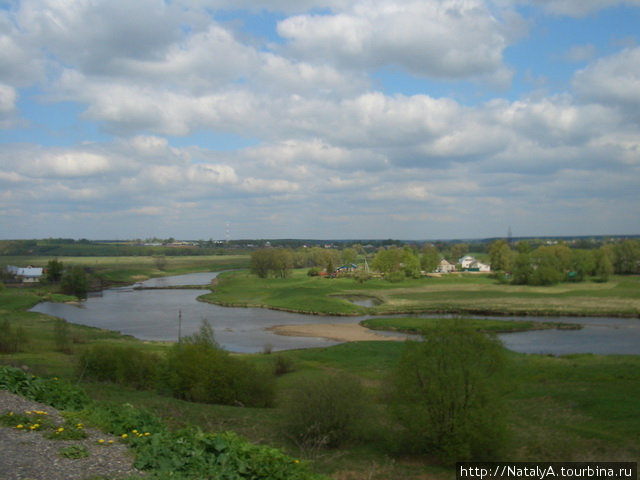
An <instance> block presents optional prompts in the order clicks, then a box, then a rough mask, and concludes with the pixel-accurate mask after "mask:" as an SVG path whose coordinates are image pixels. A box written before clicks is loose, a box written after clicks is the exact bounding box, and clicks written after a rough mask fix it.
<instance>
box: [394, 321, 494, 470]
mask: <svg viewBox="0 0 640 480" xmlns="http://www.w3.org/2000/svg"><path fill="white" fill-rule="evenodd" d="M503 360H504V349H503V347H502V346H501V344H500V343H499V342H498V341H497V340H495V339H494V338H490V337H487V336H485V335H484V334H481V333H478V332H476V331H473V330H471V329H465V328H462V327H460V326H457V325H455V324H454V325H453V326H446V327H438V328H435V329H434V330H433V331H430V332H429V333H428V334H427V335H425V337H424V341H423V342H407V343H406V346H405V349H404V351H403V354H402V356H401V359H400V361H399V363H398V365H397V367H396V369H395V371H394V375H393V377H392V379H391V384H392V385H393V389H392V395H391V397H392V398H391V402H390V406H391V410H392V413H393V414H394V416H395V418H396V419H397V420H398V421H399V423H400V424H401V425H402V427H403V429H404V431H403V435H402V436H401V438H400V439H399V446H400V447H401V450H402V451H413V452H417V453H428V454H432V455H435V456H436V457H438V458H440V460H441V461H443V462H444V463H452V462H456V461H470V460H492V459H496V455H497V454H498V453H499V451H500V449H501V447H502V446H503V443H504V440H505V433H506V424H505V413H504V412H505V410H504V405H503V404H502V402H501V401H500V399H501V396H500V393H502V388H501V387H502V377H501V375H500V373H501V371H502V366H503Z"/></svg>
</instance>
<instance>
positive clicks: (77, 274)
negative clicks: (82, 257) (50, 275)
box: [60, 265, 89, 298]
mask: <svg viewBox="0 0 640 480" xmlns="http://www.w3.org/2000/svg"><path fill="white" fill-rule="evenodd" d="M60 287H61V288H62V292H63V293H66V294H67V295H75V296H76V297H78V298H87V292H88V291H89V280H88V279H87V274H86V273H85V271H84V268H82V267H81V266H79V265H76V266H74V267H72V268H70V269H69V268H68V269H66V270H65V271H64V273H63V274H62V278H61V280H60Z"/></svg>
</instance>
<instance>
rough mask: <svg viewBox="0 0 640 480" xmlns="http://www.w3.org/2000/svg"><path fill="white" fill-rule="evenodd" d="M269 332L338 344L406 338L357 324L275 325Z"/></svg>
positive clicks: (402, 339)
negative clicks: (333, 341) (378, 331)
mask: <svg viewBox="0 0 640 480" xmlns="http://www.w3.org/2000/svg"><path fill="white" fill-rule="evenodd" d="M269 330H271V331H272V332H274V333H276V334H277V335H288V336H291V337H320V338H327V339H329V340H335V341H337V342H362V341H370V340H379V341H383V340H386V341H389V340H392V341H404V340H406V338H404V337H394V336H386V335H380V334H379V333H376V332H374V331H372V330H370V329H368V328H366V327H363V326H362V325H358V324H357V323H314V324H308V325H275V326H273V327H270V328H269Z"/></svg>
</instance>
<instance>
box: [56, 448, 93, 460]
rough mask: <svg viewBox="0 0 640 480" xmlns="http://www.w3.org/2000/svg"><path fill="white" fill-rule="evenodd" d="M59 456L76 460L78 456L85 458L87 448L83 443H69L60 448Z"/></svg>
mask: <svg viewBox="0 0 640 480" xmlns="http://www.w3.org/2000/svg"><path fill="white" fill-rule="evenodd" d="M59 453H60V456H61V457H64V458H71V459H74V460H77V459H79V458H87V457H88V456H89V450H88V449H87V447H85V446H84V445H69V446H68V447H63V448H61V449H60V452H59Z"/></svg>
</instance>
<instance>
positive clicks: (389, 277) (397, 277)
mask: <svg viewBox="0 0 640 480" xmlns="http://www.w3.org/2000/svg"><path fill="white" fill-rule="evenodd" d="M405 278H406V277H405V274H404V272H389V273H385V275H384V279H385V280H386V281H387V282H391V283H398V282H402V281H404V279H405Z"/></svg>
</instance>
